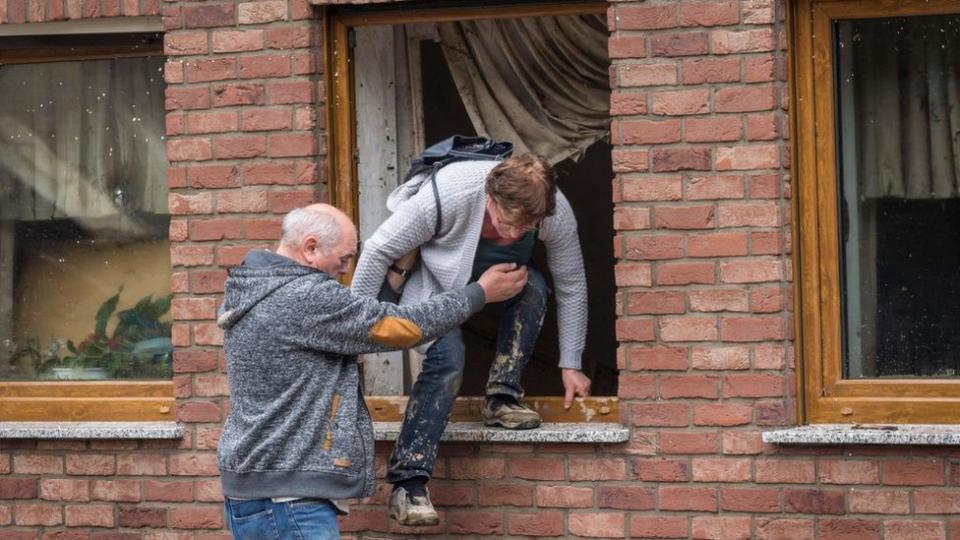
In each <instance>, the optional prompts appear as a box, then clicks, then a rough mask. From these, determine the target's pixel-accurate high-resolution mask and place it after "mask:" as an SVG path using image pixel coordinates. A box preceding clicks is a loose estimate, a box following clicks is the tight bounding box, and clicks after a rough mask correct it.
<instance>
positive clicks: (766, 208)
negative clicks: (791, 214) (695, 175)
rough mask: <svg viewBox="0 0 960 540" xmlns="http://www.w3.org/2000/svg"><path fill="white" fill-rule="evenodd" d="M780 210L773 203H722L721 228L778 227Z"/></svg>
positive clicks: (720, 213)
mask: <svg viewBox="0 0 960 540" xmlns="http://www.w3.org/2000/svg"><path fill="white" fill-rule="evenodd" d="M779 214H780V209H779V208H778V206H777V203H775V202H751V203H723V204H721V205H720V211H719V221H720V226H721V227H779V226H780V215H779Z"/></svg>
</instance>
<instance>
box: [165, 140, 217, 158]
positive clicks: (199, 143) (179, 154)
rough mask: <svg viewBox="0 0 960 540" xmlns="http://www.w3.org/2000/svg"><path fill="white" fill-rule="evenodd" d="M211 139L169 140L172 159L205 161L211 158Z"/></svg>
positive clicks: (168, 149)
mask: <svg viewBox="0 0 960 540" xmlns="http://www.w3.org/2000/svg"><path fill="white" fill-rule="evenodd" d="M212 157H213V154H212V153H211V151H210V139H176V140H172V141H171V140H168V141H167V158H168V159H169V160H170V161H203V160H207V159H211V158H212Z"/></svg>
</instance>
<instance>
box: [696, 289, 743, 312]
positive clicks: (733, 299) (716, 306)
mask: <svg viewBox="0 0 960 540" xmlns="http://www.w3.org/2000/svg"><path fill="white" fill-rule="evenodd" d="M688 296H689V297H690V310H691V311H702V312H717V311H748V310H749V306H748V302H747V293H746V291H743V290H736V289H712V290H710V289H704V290H697V291H691V292H690V294H689V295H688Z"/></svg>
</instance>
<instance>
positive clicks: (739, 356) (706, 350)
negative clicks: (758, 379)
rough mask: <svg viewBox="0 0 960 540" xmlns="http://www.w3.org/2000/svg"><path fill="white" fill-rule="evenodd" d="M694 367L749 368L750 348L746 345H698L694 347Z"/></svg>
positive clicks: (726, 369)
mask: <svg viewBox="0 0 960 540" xmlns="http://www.w3.org/2000/svg"><path fill="white" fill-rule="evenodd" d="M691 365H692V366H693V368H694V369H715V370H724V371H728V370H734V369H749V367H750V349H748V348H746V347H697V348H695V349H693V356H692V362H691Z"/></svg>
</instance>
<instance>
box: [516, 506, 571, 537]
mask: <svg viewBox="0 0 960 540" xmlns="http://www.w3.org/2000/svg"><path fill="white" fill-rule="evenodd" d="M507 532H508V533H509V534H512V535H519V536H561V535H562V534H563V513H561V512H557V511H540V512H534V513H512V512H511V513H508V514H507Z"/></svg>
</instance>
